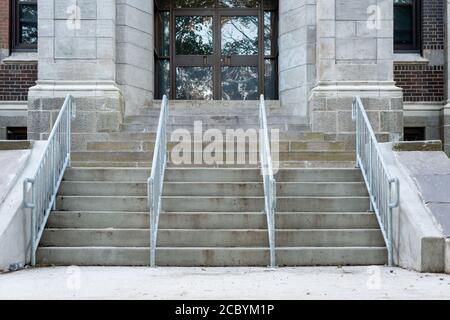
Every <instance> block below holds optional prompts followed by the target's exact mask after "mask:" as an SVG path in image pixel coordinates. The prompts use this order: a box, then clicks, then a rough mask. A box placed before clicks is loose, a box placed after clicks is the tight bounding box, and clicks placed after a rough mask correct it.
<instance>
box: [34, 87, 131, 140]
mask: <svg viewBox="0 0 450 320" xmlns="http://www.w3.org/2000/svg"><path fill="white" fill-rule="evenodd" d="M68 94H71V95H72V96H73V97H74V98H75V102H76V113H77V115H76V119H75V120H74V121H73V123H72V132H73V133H99V132H116V131H119V130H120V125H121V124H122V123H123V116H124V99H123V95H122V92H121V90H120V89H119V87H118V86H117V84H116V83H115V82H114V81H38V82H37V84H36V86H34V87H32V88H30V90H29V94H28V136H29V138H30V139H33V140H45V139H47V137H48V134H49V133H50V132H51V129H52V126H53V124H54V122H55V121H56V118H57V116H58V114H59V111H60V109H61V107H62V105H63V103H64V99H65V97H66V96H67V95H68Z"/></svg>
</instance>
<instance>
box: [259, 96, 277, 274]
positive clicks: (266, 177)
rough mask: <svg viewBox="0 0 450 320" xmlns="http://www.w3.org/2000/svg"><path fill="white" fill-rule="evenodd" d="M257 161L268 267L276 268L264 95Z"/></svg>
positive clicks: (272, 184) (273, 191) (274, 202)
mask: <svg viewBox="0 0 450 320" xmlns="http://www.w3.org/2000/svg"><path fill="white" fill-rule="evenodd" d="M259 126H260V141H259V161H260V162H261V174H262V176H263V181H264V211H265V213H266V217H267V229H268V232H269V246H270V266H271V267H272V268H274V267H276V256H275V209H276V206H277V200H276V199H277V198H276V181H275V178H274V177H273V167H272V155H271V152H270V140H269V129H268V127H267V115H266V104H265V102H264V95H261V98H260V104H259Z"/></svg>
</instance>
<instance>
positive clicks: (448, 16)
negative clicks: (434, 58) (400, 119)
mask: <svg viewBox="0 0 450 320" xmlns="http://www.w3.org/2000/svg"><path fill="white" fill-rule="evenodd" d="M449 22H450V0H445V96H446V99H447V103H446V105H445V107H444V109H443V110H442V115H441V123H442V140H443V141H442V142H443V146H444V151H445V152H446V153H447V154H450V94H449V93H450V25H449Z"/></svg>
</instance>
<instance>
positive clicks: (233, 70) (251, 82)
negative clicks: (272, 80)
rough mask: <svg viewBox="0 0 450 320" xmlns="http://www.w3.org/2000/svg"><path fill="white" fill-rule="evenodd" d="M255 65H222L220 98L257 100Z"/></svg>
mask: <svg viewBox="0 0 450 320" xmlns="http://www.w3.org/2000/svg"><path fill="white" fill-rule="evenodd" d="M257 99H258V68H257V67H223V68H222V100H257Z"/></svg>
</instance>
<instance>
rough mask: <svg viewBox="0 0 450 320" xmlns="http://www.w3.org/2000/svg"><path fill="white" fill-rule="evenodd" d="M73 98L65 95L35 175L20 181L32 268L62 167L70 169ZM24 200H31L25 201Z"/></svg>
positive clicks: (74, 108) (74, 109)
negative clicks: (28, 222)
mask: <svg viewBox="0 0 450 320" xmlns="http://www.w3.org/2000/svg"><path fill="white" fill-rule="evenodd" d="M75 114H76V107H75V101H74V98H73V97H72V96H71V95H68V96H67V97H66V99H65V101H64V104H63V106H62V108H61V111H60V112H59V115H58V118H57V119H56V122H55V124H54V126H53V129H52V131H51V133H50V136H49V138H48V143H47V146H46V148H45V150H44V153H43V155H42V159H41V162H40V163H39V166H38V169H37V171H36V174H35V175H34V177H33V178H27V179H25V180H24V182H23V206H24V208H29V209H31V265H32V266H35V265H36V251H37V248H38V246H39V241H40V240H41V237H42V232H43V231H44V228H45V225H46V224H47V220H48V217H49V215H50V212H51V211H52V209H53V210H54V209H56V196H57V193H58V189H59V185H60V184H61V181H62V179H63V176H64V172H65V170H66V168H68V167H70V152H71V141H70V139H71V120H72V119H74V118H75ZM27 198H31V201H28V200H27Z"/></svg>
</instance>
